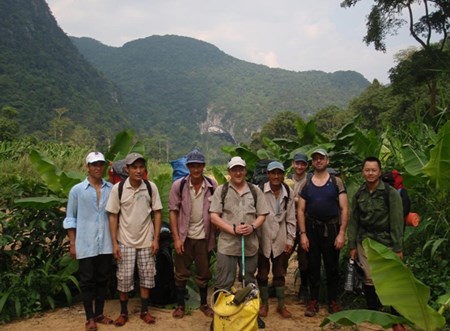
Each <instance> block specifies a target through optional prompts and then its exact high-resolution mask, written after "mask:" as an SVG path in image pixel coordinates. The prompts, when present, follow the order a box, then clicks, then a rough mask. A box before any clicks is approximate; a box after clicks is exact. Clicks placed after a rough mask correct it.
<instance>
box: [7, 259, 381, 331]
mask: <svg viewBox="0 0 450 331" xmlns="http://www.w3.org/2000/svg"><path fill="white" fill-rule="evenodd" d="M294 273H295V266H290V268H289V270H288V277H287V284H286V306H287V308H288V310H289V311H290V312H291V313H292V315H293V317H292V318H291V319H283V318H282V317H281V316H279V315H278V314H277V313H276V311H275V310H276V305H277V301H276V299H274V298H271V299H270V303H269V315H268V316H267V317H266V318H265V319H264V321H265V322H266V330H276V331H316V330H317V331H318V330H321V328H320V327H319V325H320V323H321V322H322V320H323V318H324V317H326V316H328V312H327V310H326V307H321V308H320V312H319V314H318V315H317V316H315V317H305V316H304V311H305V306H304V305H300V304H299V303H298V301H297V299H296V288H297V287H298V284H294ZM139 306H140V302H139V300H138V299H131V300H130V302H129V312H130V319H129V322H128V323H127V324H126V325H125V326H124V327H123V328H116V327H115V326H113V325H98V330H99V331H108V330H109V331H112V330H124V331H125V330H127V331H128V330H130V331H138V330H139V331H141V330H154V331H181V330H194V331H197V330H199V331H200V330H204V331H209V327H210V323H211V319H209V318H207V317H205V316H204V315H203V314H202V313H201V312H200V311H199V310H193V311H191V312H190V313H188V315H187V316H185V317H184V318H183V319H181V320H177V319H174V318H173V317H172V310H169V309H160V308H153V307H151V308H150V312H151V314H152V315H154V316H155V317H156V318H157V321H156V324H154V325H145V324H144V323H143V322H142V321H141V320H140V319H139ZM118 312H119V302H118V300H109V301H107V303H106V305H105V314H106V315H108V316H110V317H111V318H116V317H117V315H118ZM84 321H85V317H84V311H83V307H82V305H81V304H75V305H73V306H71V307H69V308H61V309H56V310H54V311H49V312H46V313H43V314H40V315H38V316H34V317H32V318H27V319H23V320H20V321H15V322H12V323H9V324H5V325H0V330H2V331H78V330H79V331H83V330H84ZM332 329H333V327H332V326H328V327H327V328H326V329H325V330H332ZM334 329H335V328H334ZM339 330H341V331H347V330H352V329H351V328H340V329H339ZM359 330H361V331H382V330H384V329H383V328H381V327H378V326H376V325H370V324H368V325H363V326H360V327H359ZM388 330H389V329H388Z"/></svg>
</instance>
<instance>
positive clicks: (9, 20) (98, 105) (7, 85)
mask: <svg viewBox="0 0 450 331" xmlns="http://www.w3.org/2000/svg"><path fill="white" fill-rule="evenodd" d="M0 21H1V22H2V23H1V25H0V109H1V108H2V107H4V106H9V107H13V108H15V109H16V110H17V120H18V122H19V127H20V129H21V134H31V133H38V137H42V138H46V137H48V136H49V135H50V136H53V135H55V136H58V138H59V139H62V138H64V137H62V136H67V135H68V134H69V133H70V131H72V132H73V130H74V129H75V128H76V127H78V129H80V130H81V131H82V132H91V133H92V134H93V135H95V136H96V138H97V139H101V137H102V136H103V135H104V134H105V133H106V132H107V131H115V129H117V128H119V125H118V124H116V123H117V122H119V123H120V122H121V123H126V121H127V120H126V119H125V116H124V115H123V114H124V112H123V111H122V109H121V108H120V105H119V93H118V90H117V89H116V88H115V87H114V85H113V84H112V83H111V82H109V81H108V80H107V79H105V78H104V77H103V75H102V74H101V73H100V72H99V71H98V70H97V69H94V68H93V67H92V65H91V64H89V63H88V62H87V61H86V60H85V59H84V58H83V57H82V56H81V55H80V54H79V52H78V51H77V49H76V48H75V47H74V46H73V44H72V43H71V41H70V39H69V38H68V37H67V36H66V34H65V33H64V32H63V31H62V30H61V29H60V28H59V27H58V25H57V23H56V21H55V19H54V18H53V16H52V15H51V13H50V10H49V7H48V5H47V3H46V2H45V1H44V0H33V1H30V0H2V1H0ZM55 109H59V114H58V113H57V112H55V111H54V110H55ZM62 113H64V116H62ZM52 120H55V121H54V122H53V128H51V121H52ZM58 120H59V122H58ZM122 126H123V125H120V128H121V127H122ZM86 129H87V130H88V131H84V130H86Z"/></svg>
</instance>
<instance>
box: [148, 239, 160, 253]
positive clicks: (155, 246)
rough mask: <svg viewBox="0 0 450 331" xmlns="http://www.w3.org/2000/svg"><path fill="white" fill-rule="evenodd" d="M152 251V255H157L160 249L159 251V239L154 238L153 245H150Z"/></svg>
mask: <svg viewBox="0 0 450 331" xmlns="http://www.w3.org/2000/svg"><path fill="white" fill-rule="evenodd" d="M150 251H151V253H152V256H155V255H156V253H158V251H159V239H155V240H153V243H152V247H150Z"/></svg>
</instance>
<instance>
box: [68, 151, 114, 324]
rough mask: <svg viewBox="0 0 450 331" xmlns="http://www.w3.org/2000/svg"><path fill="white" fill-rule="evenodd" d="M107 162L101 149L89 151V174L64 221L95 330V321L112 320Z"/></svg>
mask: <svg viewBox="0 0 450 331" xmlns="http://www.w3.org/2000/svg"><path fill="white" fill-rule="evenodd" d="M105 166H106V160H105V157H104V156H103V154H102V153H100V152H91V153H89V154H88V156H87V157H86V168H87V172H88V176H87V178H86V179H85V180H84V181H83V182H81V183H79V184H77V185H75V186H74V187H72V189H71V190H70V193H69V201H68V203H67V211H66V218H65V219H64V222H63V226H64V228H65V229H67V231H68V235H69V240H70V255H71V256H72V258H74V259H78V261H79V268H78V273H79V276H80V288H81V295H82V299H83V306H84V311H85V314H86V325H85V328H86V330H87V331H91V330H96V329H97V325H96V323H103V324H111V323H112V322H113V321H112V319H110V318H108V317H106V316H105V315H103V307H104V305H105V295H106V285H107V281H108V279H109V277H110V273H111V266H112V244H111V235H110V231H109V222H108V215H107V213H106V210H105V206H106V202H107V201H108V196H109V193H110V192H111V188H112V185H111V184H110V183H109V182H107V181H105V180H104V179H103V175H104V174H105ZM93 301H95V310H94V307H93Z"/></svg>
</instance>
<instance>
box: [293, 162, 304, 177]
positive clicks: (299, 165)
mask: <svg viewBox="0 0 450 331" xmlns="http://www.w3.org/2000/svg"><path fill="white" fill-rule="evenodd" d="M292 166H293V167H294V172H295V174H296V175H297V176H302V175H303V174H304V173H305V171H306V170H307V169H308V163H306V162H303V161H293V162H292Z"/></svg>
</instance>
